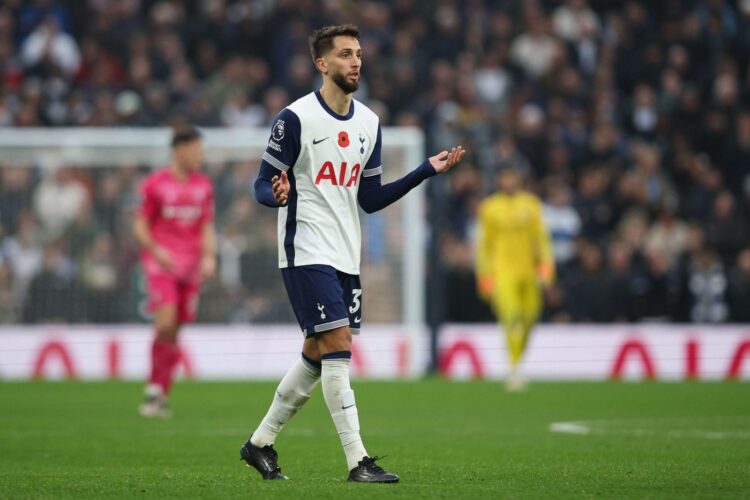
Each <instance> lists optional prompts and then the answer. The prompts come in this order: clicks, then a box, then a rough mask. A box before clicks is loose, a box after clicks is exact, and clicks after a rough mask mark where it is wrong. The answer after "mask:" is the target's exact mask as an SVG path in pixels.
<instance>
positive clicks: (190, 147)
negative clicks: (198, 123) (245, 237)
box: [133, 127, 216, 417]
mask: <svg viewBox="0 0 750 500" xmlns="http://www.w3.org/2000/svg"><path fill="white" fill-rule="evenodd" d="M172 157H173V161H172V163H171V164H170V165H169V166H167V167H165V168H162V169H159V170H157V171H155V172H153V173H151V174H150V175H149V176H148V177H146V179H145V180H144V181H143V183H142V185H141V188H140V195H141V205H140V208H139V209H138V211H137V213H136V215H135V218H134V221H133V232H134V233H135V237H136V239H137V241H138V243H139V244H140V246H141V248H142V255H141V263H142V266H143V269H144V272H145V274H146V282H147V287H148V302H149V310H150V311H151V312H153V313H154V330H155V337H154V341H153V344H152V346H151V377H150V378H149V382H148V385H147V386H146V401H145V402H144V403H143V404H142V405H141V406H140V408H139V411H140V413H141V415H143V416H144V417H168V416H170V411H169V409H168V407H167V405H166V399H167V395H168V394H169V389H170V387H171V385H172V377H173V374H174V369H175V366H176V365H177V361H178V357H179V350H178V346H177V337H178V334H179V332H180V328H181V327H182V325H184V324H185V323H187V322H190V321H193V320H194V319H195V314H196V309H197V306H198V294H199V292H200V284H201V281H202V280H204V279H207V278H209V277H211V276H213V274H214V273H215V271H216V257H215V254H216V251H215V247H216V243H215V235H214V227H213V187H212V185H211V181H210V180H209V179H208V177H206V176H205V175H203V174H201V173H200V172H199V171H198V170H199V169H200V167H201V164H202V163H203V141H202V140H201V136H200V132H198V130H196V129H195V128H193V127H186V128H181V129H177V130H176V131H175V132H174V134H173V136H172Z"/></svg>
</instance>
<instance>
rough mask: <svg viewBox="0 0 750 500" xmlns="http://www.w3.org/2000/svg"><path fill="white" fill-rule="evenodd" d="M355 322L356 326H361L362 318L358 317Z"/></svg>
mask: <svg viewBox="0 0 750 500" xmlns="http://www.w3.org/2000/svg"><path fill="white" fill-rule="evenodd" d="M354 322H355V323H356V324H360V323H361V322H362V318H360V317H359V316H357V317H356V318H354Z"/></svg>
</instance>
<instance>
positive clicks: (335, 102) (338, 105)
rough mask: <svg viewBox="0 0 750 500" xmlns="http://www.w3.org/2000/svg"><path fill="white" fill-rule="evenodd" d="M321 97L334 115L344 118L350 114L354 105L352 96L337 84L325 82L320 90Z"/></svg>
mask: <svg viewBox="0 0 750 500" xmlns="http://www.w3.org/2000/svg"><path fill="white" fill-rule="evenodd" d="M320 95H321V96H322V97H323V100H324V101H325V102H326V104H327V105H328V107H329V108H331V110H332V111H333V112H334V113H336V114H339V115H342V116H344V115H347V114H349V107H350V106H351V105H352V95H351V94H347V93H345V92H344V91H343V90H341V88H339V86H338V85H336V84H335V83H333V82H323V86H322V87H321V88H320Z"/></svg>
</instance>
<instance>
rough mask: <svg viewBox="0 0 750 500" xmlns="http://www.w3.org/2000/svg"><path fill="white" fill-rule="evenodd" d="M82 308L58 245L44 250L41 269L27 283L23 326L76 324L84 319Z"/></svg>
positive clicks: (69, 265)
mask: <svg viewBox="0 0 750 500" xmlns="http://www.w3.org/2000/svg"><path fill="white" fill-rule="evenodd" d="M85 306H86V301H85V300H84V297H83V295H82V293H81V288H80V285H79V283H78V281H77V280H76V278H75V275H74V268H73V263H72V262H71V261H70V259H69V258H68V257H67V256H66V255H65V254H63V252H62V249H61V248H60V246H59V245H50V246H48V247H47V248H46V249H45V250H44V257H43V260H42V268H41V270H40V271H39V273H38V274H36V275H35V276H34V278H33V279H32V280H31V283H30V285H29V289H28V292H27V294H26V297H25V300H24V305H23V321H24V323H65V322H71V321H76V320H79V321H80V320H82V319H83V318H84V316H85V314H84V308H85Z"/></svg>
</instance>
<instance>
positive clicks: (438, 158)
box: [430, 146, 466, 174]
mask: <svg viewBox="0 0 750 500" xmlns="http://www.w3.org/2000/svg"><path fill="white" fill-rule="evenodd" d="M465 154H466V150H465V149H464V148H463V147H461V146H456V147H453V148H451V150H450V151H441V152H439V153H438V154H436V155H435V156H431V157H430V165H432V168H434V169H435V171H436V172H437V173H439V174H443V173H445V172H447V171H448V170H450V169H452V168H453V167H454V166H456V164H457V163H458V162H460V161H461V160H462V159H463V158H464V155H465Z"/></svg>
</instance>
